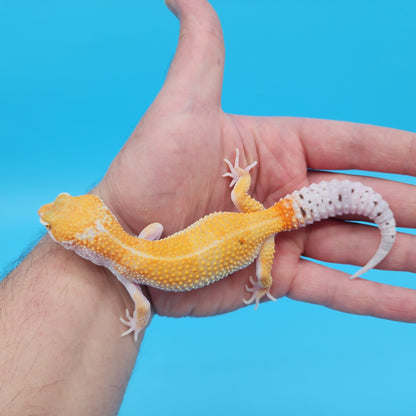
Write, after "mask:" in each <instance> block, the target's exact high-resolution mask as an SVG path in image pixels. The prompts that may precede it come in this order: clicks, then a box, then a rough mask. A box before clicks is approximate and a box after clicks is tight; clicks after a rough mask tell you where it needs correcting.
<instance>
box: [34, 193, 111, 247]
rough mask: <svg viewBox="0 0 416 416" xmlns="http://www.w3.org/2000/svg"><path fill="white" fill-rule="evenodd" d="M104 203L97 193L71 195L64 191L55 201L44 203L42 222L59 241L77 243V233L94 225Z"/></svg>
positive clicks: (41, 213)
mask: <svg viewBox="0 0 416 416" xmlns="http://www.w3.org/2000/svg"><path fill="white" fill-rule="evenodd" d="M102 209H103V203H102V201H101V200H100V198H98V197H97V196H95V195H82V196H76V197H74V196H71V195H69V194H67V193H62V194H59V195H58V196H57V198H56V199H55V201H54V202H51V203H50V204H46V205H43V206H42V207H41V208H40V209H39V211H38V214H39V217H40V222H41V224H43V225H44V226H45V227H46V228H47V230H48V232H49V234H50V235H51V237H52V238H53V239H54V240H55V241H57V242H59V243H68V244H75V243H76V242H77V235H78V234H79V233H82V232H83V231H85V230H87V229H89V228H91V227H93V226H94V224H95V223H96V221H97V220H99V218H100V215H102Z"/></svg>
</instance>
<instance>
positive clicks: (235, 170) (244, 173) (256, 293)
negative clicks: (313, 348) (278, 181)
mask: <svg viewBox="0 0 416 416" xmlns="http://www.w3.org/2000/svg"><path fill="white" fill-rule="evenodd" d="M239 159H240V152H239V150H238V148H237V149H235V161H234V165H233V164H232V163H231V162H230V161H229V160H228V159H224V162H225V163H226V164H227V166H228V168H229V170H230V171H229V172H227V173H224V175H222V176H223V177H227V176H229V177H230V178H231V183H230V186H233V190H232V191H231V199H232V201H233V203H234V205H235V207H236V208H237V209H238V210H239V211H240V212H244V213H248V212H256V211H262V210H264V206H263V204H261V203H260V202H259V201H257V200H255V199H254V198H253V197H251V196H250V195H249V194H248V190H249V188H250V183H251V175H250V170H251V169H252V168H253V167H254V166H256V165H257V162H256V161H255V162H253V163H250V164H249V165H248V166H247V167H246V168H241V167H240V166H239ZM274 253H275V241H274V235H271V236H270V237H268V238H266V239H265V241H264V243H263V245H262V247H261V249H260V252H259V255H258V257H257V259H256V277H257V281H256V280H254V279H253V278H252V277H251V276H250V278H249V281H250V283H251V285H252V286H251V287H250V286H249V285H246V290H247V292H250V293H251V296H250V298H249V299H243V302H244V303H245V304H246V305H249V304H251V303H253V302H255V303H256V306H255V309H257V307H258V306H259V302H260V300H261V298H262V297H263V296H267V297H268V298H269V299H270V300H273V301H275V300H276V299H275V298H274V297H273V296H272V295H271V294H270V287H271V285H272V276H271V269H272V264H273V260H274Z"/></svg>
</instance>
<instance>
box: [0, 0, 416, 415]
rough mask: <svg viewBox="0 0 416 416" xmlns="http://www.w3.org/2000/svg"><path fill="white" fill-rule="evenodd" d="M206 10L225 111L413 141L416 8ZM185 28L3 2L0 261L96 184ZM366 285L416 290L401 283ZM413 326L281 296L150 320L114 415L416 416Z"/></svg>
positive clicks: (254, 6)
mask: <svg viewBox="0 0 416 416" xmlns="http://www.w3.org/2000/svg"><path fill="white" fill-rule="evenodd" d="M212 4H213V6H214V8H215V9H216V11H217V12H218V14H219V17H220V19H221V22H222V25H223V29H224V35H225V42H226V51H227V56H226V67H225V78H224V94H223V107H224V109H225V111H228V112H234V113H244V114H256V115H289V116H305V117H319V118H327V119H338V120H348V121H354V122H362V123H370V124H378V125H383V126H389V127H394V128H399V129H405V130H411V131H416V117H415V103H416V81H415V78H416V77H415V67H416V58H415V56H416V54H415V39H416V25H415V18H416V3H415V2H414V1H412V0H408V1H404V0H398V1H395V2H392V1H382V0H379V1H375V0H348V1H346V0H343V1H329V0H327V1H323V0H322V1H319V0H317V1H309V0H298V1H289V0H287V1H275V0H273V1H271V0H270V1H266V0H264V1H254V0H252V1H248V0H228V1H227V0H222V1H221V0H215V1H214V0H213V1H212ZM177 34H178V23H177V21H176V19H175V18H174V17H173V16H172V15H171V14H170V12H169V11H168V10H167V9H166V8H165V6H164V3H163V2H162V1H160V0H157V1H156V0H153V1H146V2H145V1H140V0H134V1H132V0H125V1H105V0H104V1H103V0H100V1H96V0H93V1H80V0H73V1H70V2H56V1H51V0H49V1H42V0H40V1H22V0H15V1H8V0H0V39H1V48H0V139H1V152H0V160H1V163H0V198H1V202H2V203H1V204H0V230H1V241H0V266H2V267H6V266H7V265H8V264H10V261H11V260H13V259H15V258H16V257H18V256H19V254H20V253H21V252H22V251H23V250H24V249H25V247H27V246H28V245H29V243H30V242H31V241H32V240H33V239H35V238H36V237H37V236H38V235H39V234H40V232H41V227H40V225H39V223H38V218H37V215H36V211H37V209H38V208H39V206H40V205H42V204H43V203H45V202H48V201H50V200H52V199H53V198H54V197H55V196H56V194H57V193H59V192H61V191H67V192H70V193H72V194H80V193H84V192H85V191H87V190H88V189H90V188H91V186H92V185H93V184H94V183H96V182H98V181H99V180H100V178H101V177H102V175H103V174H104V172H105V171H106V168H107V166H108V165H109V163H110V162H111V160H112V158H113V157H114V156H115V154H116V153H117V151H118V150H119V149H120V147H121V146H122V144H123V142H124V141H125V140H126V138H127V137H128V136H129V134H130V132H131V131H132V129H133V128H134V126H135V125H136V123H137V122H138V120H139V119H140V117H141V116H142V115H143V113H144V112H145V110H146V108H147V107H148V106H149V104H150V103H151V102H152V100H153V98H154V97H155V95H156V93H157V92H158V90H159V89H160V87H161V85H162V83H163V80H164V77H165V75H166V72H167V69H168V67H169V63H170V60H171V58H172V57H173V54H174V51H175V46H176V39H177ZM407 180H409V181H410V182H411V183H415V181H414V180H413V179H409V178H407ZM354 270H355V269H354ZM367 277H368V278H373V279H376V280H379V281H386V282H389V283H392V284H396V283H397V284H401V285H404V286H408V287H414V288H416V284H415V276H414V275H410V274H406V273H403V274H400V273H395V274H391V273H386V272H384V273H383V272H373V273H370V274H369V275H368V276H367ZM0 307H1V305H0ZM414 331H415V327H414V326H413V325H409V324H401V323H396V322H388V321H383V320H378V319H373V318H367V317H357V316H349V315H345V314H342V313H339V312H334V311H331V310H327V309H325V308H322V307H319V306H314V305H309V304H302V303H298V302H294V301H290V300H286V299H282V300H279V301H278V302H277V303H275V304H267V305H262V307H261V308H259V310H258V311H257V312H256V313H254V312H253V310H252V307H250V308H246V309H244V310H241V311H238V312H235V313H232V314H229V315H227V316H218V317H214V318H209V319H208V318H207V319H180V320H178V319H168V318H160V317H156V318H155V319H154V322H153V323H152V325H151V327H150V329H149V330H148V331H147V333H146V339H145V341H144V343H143V346H142V352H141V354H140V356H139V359H138V362H137V365H136V368H135V371H134V375H133V378H132V380H131V383H130V385H129V387H128V392H127V395H126V397H125V400H124V402H123V405H122V408H121V411H120V415H122V416H127V415H136V414H152V415H159V414H169V415H191V414H198V415H201V416H202V415H212V414H217V415H230V414H239V415H246V414H247V415H248V414H250V415H253V414H261V413H263V412H272V413H271V414H279V415H306V414H308V415H352V414H354V415H375V414H377V415H392V414H400V415H414V414H415V413H416V396H415V384H416V353H415V351H416V334H415V332H414Z"/></svg>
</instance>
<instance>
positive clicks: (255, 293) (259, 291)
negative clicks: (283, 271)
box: [243, 276, 276, 310]
mask: <svg viewBox="0 0 416 416" xmlns="http://www.w3.org/2000/svg"><path fill="white" fill-rule="evenodd" d="M249 280H250V283H251V284H252V285H253V286H252V287H249V286H248V285H246V290H247V292H251V293H252V295H251V296H250V298H249V299H243V302H244V303H245V304H246V305H250V304H251V303H253V302H254V301H255V302H256V306H255V307H254V310H256V309H257V308H258V306H259V303H260V300H261V298H262V297H263V296H267V297H268V298H269V299H270V300H272V301H276V298H274V297H273V296H272V295H271V294H270V289H265V288H263V287H261V286H260V283H259V282H258V281H255V280H254V279H253V278H252V277H251V276H250V277H249Z"/></svg>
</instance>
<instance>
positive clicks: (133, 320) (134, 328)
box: [120, 309, 143, 342]
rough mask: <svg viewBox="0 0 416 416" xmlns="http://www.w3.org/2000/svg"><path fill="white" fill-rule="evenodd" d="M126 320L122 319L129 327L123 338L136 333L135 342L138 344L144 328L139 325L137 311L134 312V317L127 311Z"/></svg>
mask: <svg viewBox="0 0 416 416" xmlns="http://www.w3.org/2000/svg"><path fill="white" fill-rule="evenodd" d="M126 318H127V319H124V318H120V321H121V322H122V323H123V324H124V325H126V326H127V327H128V329H127V331H124V332H123V333H122V334H121V336H122V337H125V336H126V335H128V334H131V333H132V332H133V333H134V334H133V335H134V341H135V342H137V340H138V338H139V334H140V331H141V330H142V329H143V327H142V326H140V324H139V323H138V319H137V313H136V311H134V312H133V316H132V315H130V311H129V310H128V309H126Z"/></svg>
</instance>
